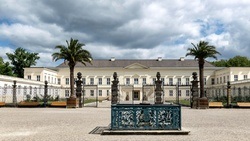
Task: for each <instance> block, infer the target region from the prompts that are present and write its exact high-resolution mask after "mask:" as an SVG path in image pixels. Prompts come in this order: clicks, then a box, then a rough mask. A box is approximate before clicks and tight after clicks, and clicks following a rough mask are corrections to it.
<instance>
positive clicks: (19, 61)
mask: <svg viewBox="0 0 250 141" xmlns="http://www.w3.org/2000/svg"><path fill="white" fill-rule="evenodd" d="M6 55H7V56H8V58H9V60H10V61H11V64H12V65H13V66H14V67H13V71H14V74H15V75H17V77H21V78H23V77H24V70H23V68H26V67H30V66H32V65H36V60H38V59H39V58H40V57H39V56H38V53H30V52H27V51H26V50H25V49H24V48H21V47H19V48H17V49H16V50H15V52H14V53H13V54H12V53H6Z"/></svg>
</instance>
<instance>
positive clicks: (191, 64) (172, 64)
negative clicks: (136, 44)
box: [57, 59, 215, 68]
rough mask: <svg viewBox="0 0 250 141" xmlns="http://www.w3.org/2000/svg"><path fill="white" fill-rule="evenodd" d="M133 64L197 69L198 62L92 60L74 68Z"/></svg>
mask: <svg viewBox="0 0 250 141" xmlns="http://www.w3.org/2000/svg"><path fill="white" fill-rule="evenodd" d="M133 64H136V65H138V64H139V65H141V66H144V67H147V68H151V67H198V62H197V61H196V60H193V59H185V60H182V61H181V60H180V59H161V60H160V61H159V60H158V59H157V60H156V59H154V60H136V59H114V60H112V59H111V60H104V59H102V60H101V59H99V60H98V59H97V60H92V65H91V64H89V63H86V66H84V65H83V64H82V63H77V64H76V66H75V67H87V68H109V67H121V68H126V67H128V66H131V65H133ZM62 67H68V64H67V63H62V64H60V65H59V66H57V68H62ZM204 67H215V66H213V65H212V64H210V63H209V62H206V63H205V64H204Z"/></svg>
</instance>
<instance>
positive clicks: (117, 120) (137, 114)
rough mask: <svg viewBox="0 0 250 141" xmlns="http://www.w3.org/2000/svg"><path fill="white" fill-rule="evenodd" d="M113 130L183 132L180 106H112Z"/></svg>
mask: <svg viewBox="0 0 250 141" xmlns="http://www.w3.org/2000/svg"><path fill="white" fill-rule="evenodd" d="M111 130H181V107H180V106H179V105H167V104H161V105H159V104H154V105H131V104H117V105H112V106H111Z"/></svg>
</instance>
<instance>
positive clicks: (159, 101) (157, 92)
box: [155, 72, 163, 104]
mask: <svg viewBox="0 0 250 141" xmlns="http://www.w3.org/2000/svg"><path fill="white" fill-rule="evenodd" d="M156 78H157V80H156V81H155V87H156V88H155V104H163V99H162V94H163V90H162V88H161V84H162V81H161V80H160V78H161V74H160V72H157V73H156Z"/></svg>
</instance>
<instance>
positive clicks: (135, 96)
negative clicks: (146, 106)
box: [133, 91, 140, 100]
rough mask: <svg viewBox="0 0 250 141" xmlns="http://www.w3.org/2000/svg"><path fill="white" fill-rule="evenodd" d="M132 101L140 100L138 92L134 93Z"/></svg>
mask: <svg viewBox="0 0 250 141" xmlns="http://www.w3.org/2000/svg"><path fill="white" fill-rule="evenodd" d="M133 100H140V91H134V93H133Z"/></svg>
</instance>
